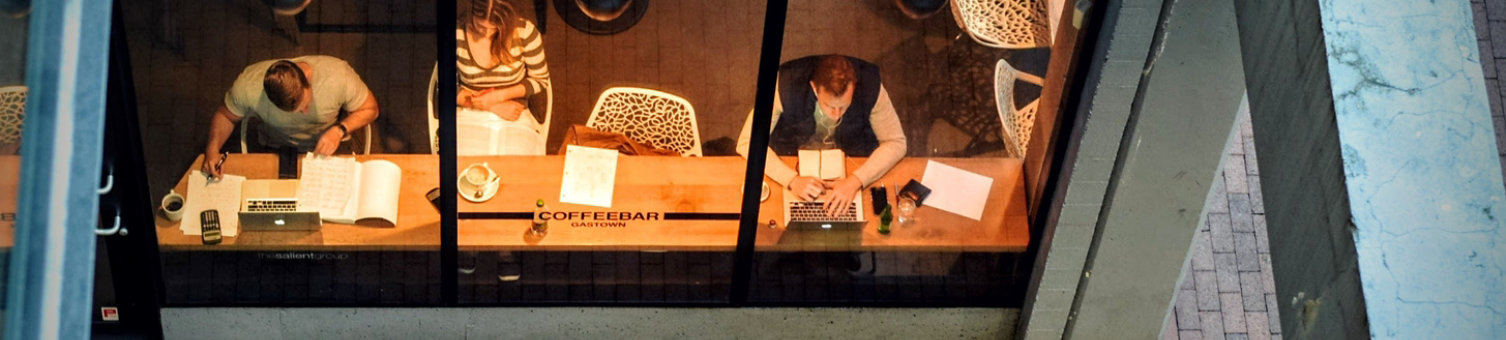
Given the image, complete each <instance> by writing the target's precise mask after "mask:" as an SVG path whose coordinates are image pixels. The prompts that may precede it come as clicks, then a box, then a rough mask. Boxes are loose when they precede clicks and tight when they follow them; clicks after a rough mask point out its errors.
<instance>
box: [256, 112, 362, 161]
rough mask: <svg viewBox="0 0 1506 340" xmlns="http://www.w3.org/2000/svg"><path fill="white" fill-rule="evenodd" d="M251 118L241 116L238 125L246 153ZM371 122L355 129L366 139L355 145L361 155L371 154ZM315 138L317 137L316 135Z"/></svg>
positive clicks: (348, 137) (343, 140)
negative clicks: (362, 143)
mask: <svg viewBox="0 0 1506 340" xmlns="http://www.w3.org/2000/svg"><path fill="white" fill-rule="evenodd" d="M253 118H254V117H241V127H240V129H241V153H246V152H247V150H249V149H248V148H247V146H248V145H247V143H246V135H248V134H250V133H251V130H249V128H248V127H249V126H250V125H251V120H252V119H253ZM373 124H376V122H371V124H366V126H363V127H361V128H360V129H358V130H356V131H357V132H360V133H361V134H362V135H365V137H364V138H365V139H366V145H360V146H357V147H359V148H361V154H362V155H370V154H371V125H373ZM315 138H317V136H316V137H315ZM351 139H352V138H351V136H348V135H347V136H345V138H344V139H341V140H340V142H342V143H343V142H347V141H350V140H351Z"/></svg>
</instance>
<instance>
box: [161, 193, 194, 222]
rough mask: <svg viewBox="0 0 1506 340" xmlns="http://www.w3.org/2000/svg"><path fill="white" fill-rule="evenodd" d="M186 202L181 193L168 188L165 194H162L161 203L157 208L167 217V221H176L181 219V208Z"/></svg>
mask: <svg viewBox="0 0 1506 340" xmlns="http://www.w3.org/2000/svg"><path fill="white" fill-rule="evenodd" d="M186 203H187V202H185V201H184V200H183V195H179V194H178V192H177V191H173V190H168V191H167V196H162V205H161V206H160V207H159V208H160V209H161V210H162V216H163V217H167V220H168V221H174V222H176V221H178V220H182V219H183V208H184V206H185V205H187V204H186Z"/></svg>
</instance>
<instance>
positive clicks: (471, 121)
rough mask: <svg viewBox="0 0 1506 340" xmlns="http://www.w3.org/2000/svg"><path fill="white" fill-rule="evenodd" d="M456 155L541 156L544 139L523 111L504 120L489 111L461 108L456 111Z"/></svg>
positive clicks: (535, 124) (531, 116)
mask: <svg viewBox="0 0 1506 340" xmlns="http://www.w3.org/2000/svg"><path fill="white" fill-rule="evenodd" d="M455 117H456V119H455V138H456V140H455V144H457V146H456V154H458V155H461V156H485V155H543V154H544V140H543V136H542V135H540V134H539V132H538V130H536V129H537V127H538V123H535V122H534V119H533V115H532V114H530V113H528V112H527V111H524V112H523V114H522V115H521V116H519V117H518V120H515V121H506V120H502V118H500V117H497V115H495V114H492V113H491V112H486V111H478V110H472V109H465V108H461V109H458V110H457V111H456V112H455Z"/></svg>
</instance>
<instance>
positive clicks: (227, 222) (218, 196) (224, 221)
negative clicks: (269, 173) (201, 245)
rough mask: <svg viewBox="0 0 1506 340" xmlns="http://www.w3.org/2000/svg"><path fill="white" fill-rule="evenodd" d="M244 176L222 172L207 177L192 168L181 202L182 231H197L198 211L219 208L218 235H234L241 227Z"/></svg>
mask: <svg viewBox="0 0 1506 340" xmlns="http://www.w3.org/2000/svg"><path fill="white" fill-rule="evenodd" d="M245 182H246V177H243V176H236V175H229V174H227V175H225V176H224V177H222V178H220V179H219V180H216V181H209V178H208V177H206V176H204V173H202V172H199V171H197V170H195V171H194V172H193V173H191V174H188V196H187V197H186V199H185V201H184V202H183V222H182V223H179V224H178V229H180V230H182V231H183V234H184V235H199V234H202V233H203V228H201V227H200V226H199V213H200V212H203V211H205V210H209V209H216V210H219V214H220V235H223V236H225V237H233V236H235V235H236V234H238V233H239V231H240V225H241V224H240V211H241V184H242V183H245Z"/></svg>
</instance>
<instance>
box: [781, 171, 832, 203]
mask: <svg viewBox="0 0 1506 340" xmlns="http://www.w3.org/2000/svg"><path fill="white" fill-rule="evenodd" d="M789 188H790V192H791V193H794V194H795V198H799V199H800V200H802V201H810V200H814V199H816V198H817V197H821V193H822V192H824V191H826V183H822V182H821V180H819V179H816V178H815V177H806V176H800V177H795V178H794V179H791V180H790V184H789Z"/></svg>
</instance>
